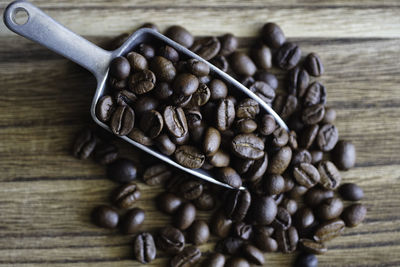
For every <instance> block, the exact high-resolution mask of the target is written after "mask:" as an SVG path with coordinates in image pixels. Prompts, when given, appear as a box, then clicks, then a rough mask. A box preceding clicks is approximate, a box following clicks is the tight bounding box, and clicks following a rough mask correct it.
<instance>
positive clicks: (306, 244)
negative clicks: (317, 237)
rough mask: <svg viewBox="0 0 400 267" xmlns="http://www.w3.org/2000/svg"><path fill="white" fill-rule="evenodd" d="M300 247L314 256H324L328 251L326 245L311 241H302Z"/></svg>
mask: <svg viewBox="0 0 400 267" xmlns="http://www.w3.org/2000/svg"><path fill="white" fill-rule="evenodd" d="M299 247H300V249H301V250H303V251H305V252H308V253H313V254H324V253H325V252H327V251H328V248H327V247H326V246H325V244H324V243H318V242H315V241H314V240H311V239H300V240H299Z"/></svg>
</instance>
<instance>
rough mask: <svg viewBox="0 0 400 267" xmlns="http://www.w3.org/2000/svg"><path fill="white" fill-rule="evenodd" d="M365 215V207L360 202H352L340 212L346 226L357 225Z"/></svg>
mask: <svg viewBox="0 0 400 267" xmlns="http://www.w3.org/2000/svg"><path fill="white" fill-rule="evenodd" d="M366 215H367V208H366V207H365V206H364V205H362V204H353V205H351V206H349V207H347V208H346V209H345V210H344V211H343V214H342V219H343V221H344V222H345V223H346V226H347V227H354V226H357V225H359V224H360V223H361V222H362V221H363V220H364V219H365V216H366Z"/></svg>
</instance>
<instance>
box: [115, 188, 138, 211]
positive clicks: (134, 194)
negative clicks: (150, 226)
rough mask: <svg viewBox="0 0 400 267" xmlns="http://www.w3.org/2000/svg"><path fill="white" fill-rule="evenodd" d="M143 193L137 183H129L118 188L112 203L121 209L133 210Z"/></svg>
mask: <svg viewBox="0 0 400 267" xmlns="http://www.w3.org/2000/svg"><path fill="white" fill-rule="evenodd" d="M140 196H141V192H140V190H139V187H138V186H137V185H136V184H135V183H129V184H125V185H122V186H120V187H118V188H117V189H116V190H115V192H114V194H113V196H112V202H113V203H115V205H116V206H117V207H118V208H120V209H131V208H133V206H134V205H135V204H136V201H137V200H138V199H139V198H140Z"/></svg>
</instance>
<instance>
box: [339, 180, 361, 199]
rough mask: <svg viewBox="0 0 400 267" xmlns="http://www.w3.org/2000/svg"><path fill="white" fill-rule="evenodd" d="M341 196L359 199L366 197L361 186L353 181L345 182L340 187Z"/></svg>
mask: <svg viewBox="0 0 400 267" xmlns="http://www.w3.org/2000/svg"><path fill="white" fill-rule="evenodd" d="M339 193H340V196H341V197H342V198H343V199H345V200H351V201H358V200H361V199H362V198H363V197H364V191H363V190H362V188H361V187H359V186H358V185H356V184H353V183H347V184H343V185H342V186H340V188H339Z"/></svg>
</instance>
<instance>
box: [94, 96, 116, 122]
mask: <svg viewBox="0 0 400 267" xmlns="http://www.w3.org/2000/svg"><path fill="white" fill-rule="evenodd" d="M115 108H116V107H115V102H114V99H113V98H112V97H111V96H109V95H105V96H103V97H102V98H100V100H99V102H97V105H96V116H97V118H98V119H99V120H101V121H102V122H107V121H109V120H110V118H111V115H112V114H113V112H114V110H115Z"/></svg>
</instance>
